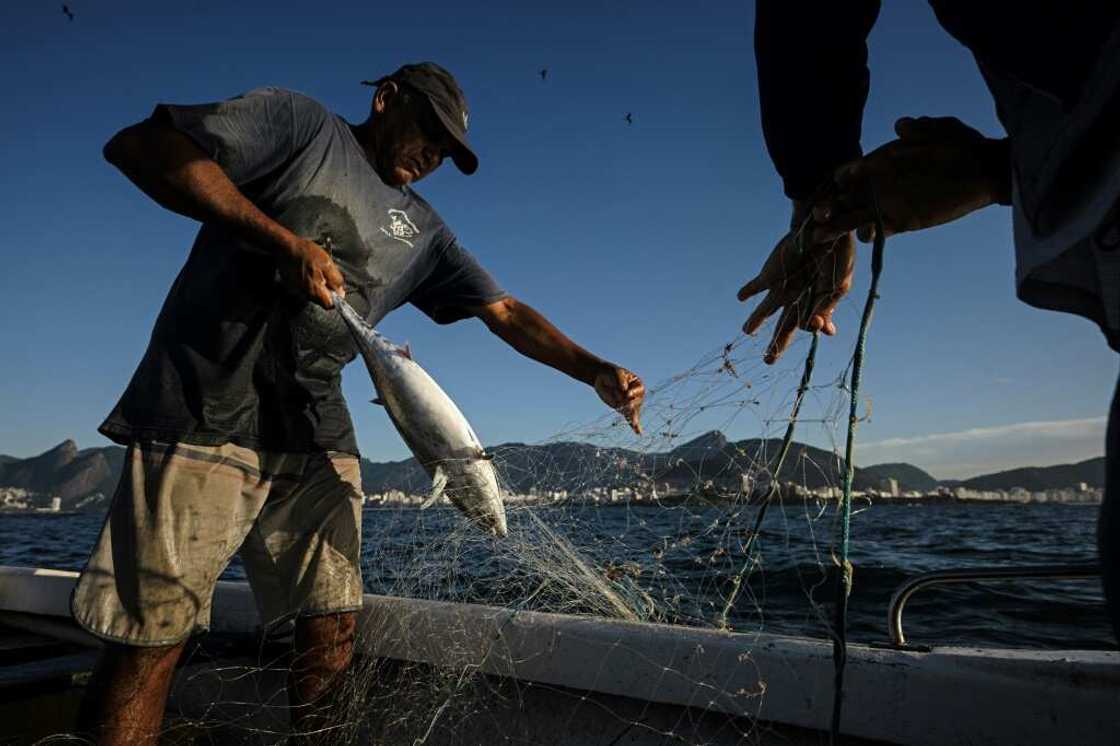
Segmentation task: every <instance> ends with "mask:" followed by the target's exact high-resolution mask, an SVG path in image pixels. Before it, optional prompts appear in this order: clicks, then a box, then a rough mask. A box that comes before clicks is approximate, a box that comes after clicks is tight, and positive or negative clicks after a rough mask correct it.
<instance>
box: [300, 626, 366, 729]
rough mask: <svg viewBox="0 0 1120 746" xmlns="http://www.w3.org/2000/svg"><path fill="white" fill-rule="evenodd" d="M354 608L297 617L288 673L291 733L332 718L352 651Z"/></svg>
mask: <svg viewBox="0 0 1120 746" xmlns="http://www.w3.org/2000/svg"><path fill="white" fill-rule="evenodd" d="M357 625H358V615H357V613H355V612H345V613H341V614H325V615H323V616H311V617H300V618H299V619H297V620H296V634H295V656H294V659H293V660H292V668H291V671H290V672H289V673H288V702H289V704H290V706H291V713H292V731H293V733H301V732H302V733H309V732H314V731H316V730H318V729H319V728H322V727H323V726H324V725H327V724H328V723H329V722H330V721H331V720H332V714H334V711H335V709H336V707H335V705H336V704H337V703H336V695H337V693H338V690H339V685H340V684H341V683H342V682H343V681H344V678H343V674H344V673H345V671H346V669H347V668H348V667H349V666H350V660H351V658H352V657H353V654H354V631H355V629H356V628H357Z"/></svg>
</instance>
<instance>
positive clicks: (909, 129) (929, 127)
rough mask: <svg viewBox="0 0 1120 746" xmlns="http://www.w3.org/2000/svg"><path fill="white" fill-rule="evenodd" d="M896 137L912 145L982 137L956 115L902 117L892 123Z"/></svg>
mask: <svg viewBox="0 0 1120 746" xmlns="http://www.w3.org/2000/svg"><path fill="white" fill-rule="evenodd" d="M894 131H895V134H897V135H898V139H900V140H905V141H906V142H907V143H909V144H912V145H921V144H926V143H934V142H945V141H947V140H949V141H954V142H959V141H961V140H972V139H976V138H979V137H983V136H982V135H981V134H980V133H979V132H977V131H976V130H974V129H972V128H971V127H969V126H968V125H967V124H965V123H964V122H962V121H961V120H959V119H957V118H956V117H902V118H901V119H899V120H898V121H897V122H895V123H894Z"/></svg>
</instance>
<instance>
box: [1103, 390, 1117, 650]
mask: <svg viewBox="0 0 1120 746" xmlns="http://www.w3.org/2000/svg"><path fill="white" fill-rule="evenodd" d="M1097 547H1098V549H1099V551H1100V557H1101V573H1102V578H1101V579H1102V581H1103V585H1104V603H1105V610H1106V612H1107V613H1108V619H1109V621H1110V622H1112V631H1113V634H1115V635H1116V639H1117V641H1120V382H1117V386H1116V393H1114V394H1113V395H1112V408H1111V409H1110V410H1109V413H1108V435H1107V436H1106V439H1105V475H1104V502H1102V503H1101V519H1100V522H1099V523H1098V524H1097Z"/></svg>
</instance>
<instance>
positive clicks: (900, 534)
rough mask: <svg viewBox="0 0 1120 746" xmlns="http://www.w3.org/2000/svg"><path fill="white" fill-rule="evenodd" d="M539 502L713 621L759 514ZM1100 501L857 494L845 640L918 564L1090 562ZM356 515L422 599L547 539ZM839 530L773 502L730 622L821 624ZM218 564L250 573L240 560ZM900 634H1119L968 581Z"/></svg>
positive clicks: (25, 523) (1077, 600)
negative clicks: (880, 500)
mask: <svg viewBox="0 0 1120 746" xmlns="http://www.w3.org/2000/svg"><path fill="white" fill-rule="evenodd" d="M534 510H535V512H536V514H537V515H538V516H539V517H540V518H541V519H542V520H544V521H545V522H546V523H547V524H548V525H549V526H551V527H552V529H553V530H554V531H555V532H556V534H557V535H559V536H561V537H563V540H564V541H566V542H568V543H570V544H571V545H572V546H573V547H575V548H576V549H577V550H578V552H579V554H580V556H582V557H584V558H585V559H586V561H587V563H588V566H590V567H593V568H594V570H595V572H603V573H607V572H608V571H610V569H611V568H615V570H614V572H615V573H616V574H617V576H620V577H624V578H625V579H626V581H627V582H629V583H631V585H632V587H634V588H640V589H641V590H642V592H643V593H644V594H645V596H646V598H649V599H652V600H653V601H654V602H656V604H657V606H658V607H659V608H662V609H663V610H666V611H664V613H663V616H662V619H663V620H664V621H667V622H670V623H680V624H699V625H711V624H712V622H713V620H714V619H715V618H717V616H718V612H719V611H720V610H721V609H722V607H723V605H724V599H725V598H726V597H727V593H728V592H729V590H730V588H731V587H732V586H731V583H730V579H731V578H732V576H734V575H735V574H736V573H737V572H738V571H740V570H741V569H742V567H743V557H742V556H741V555H739V554H737V548H738V547H741V546H742V545H741V538H742V536H743V535H744V531H745V530H746V529H747V528H748V527H749V525H750V523H751V520H752V519H753V513H750V512H747V513H744V514H743V515H741V516H739V517H738V518H737V519H736V520H735V521H728V520H727V518H728V514H727V513H726V511H725V510H718V509H700V508H695V507H693V508H686V507H681V508H665V507H654V506H650V507H627V508H619V507H605V508H595V507H584V506H566V507H563V508H538V509H534ZM1097 510H1098V509H1097V508H1096V507H1095V506H1087V505H1042V504H1039V505H1010V504H993V505H977V504H966V505H953V504H918V505H895V504H876V505H872V506H866V507H864V508H863V509H862V510H859V511H858V512H857V513H856V515H854V517H853V519H852V543H851V547H852V549H851V561H852V563H853V566H854V583H853V590H852V595H851V597H850V600H849V616H848V625H849V626H848V630H849V633H848V634H849V640H852V641H856V642H866V643H882V642H886V641H887V640H888V637H887V625H886V618H887V604H888V601H889V599H890V596H891V594H892V592H893V591H894V589H895V588H896V587H897V586H898V585H899V584H901V583H902V582H904V581H905V580H906V579H907V578H910V577H912V576H913V575H915V574H918V573H922V572H927V571H932V570H944V569H950V568H957V567H983V568H987V567H1000V566H1008V565H1033V564H1055V563H1074V562H1090V561H1093V560H1094V559H1095V556H1096V543H1095V529H1096V519H1097ZM363 520H364V529H363V537H364V545H363V557H364V568H363V569H364V575H365V582H366V586H367V589H368V590H369V591H371V592H376V593H386V592H388V593H394V592H406V593H407V592H408V590H409V589H410V588H412V589H416V590H418V591H420V592H421V595H424V596H425V597H429V598H432V597H435V598H439V597H444V598H447V599H449V600H463V601H475V602H482V603H485V602H490V603H499V604H503V605H510V604H515V603H517V602H518V597H519V595H522V594H526V593H527V592H528V590H529V589H530V588H532V587H539V586H535V582H536V581H535V579H533V578H531V577H529V575H531V574H532V567H531V562H528V561H527V560H526V559H525V555H526V551H527V550H531V549H532V548H534V547H539V546H540V544H539V542H540V541H541V538H540V536H539V535H535V534H534V535H532V536H530V532H531V531H532V526H533V525H534V524H533V522H532V521H531V520H530V516H529V515H528V511H526V510H524V509H521V510H511V511H510V526H511V537H510V539H507V540H504V541H506V542H507V544H505V545H504V546H505V547H509V546H511V544H509V543H508V542H513V544H512V546H514V547H516V551H514V552H512V553H511V552H509V551H503V545H502V544H500V543H499V541H502V540H494V541H491V540H481V539H479V540H474V541H467V542H464V543H463V544H462V545H461V546H460V545H456V548H455V550H454V552H449V553H448V556H441V554H440V551H439V550H440V548H441V547H442V546H444V544H445V543H446V542H447V541H448V539H447V537H448V536H449V535H453V534H454V535H459V536H463V535H466V536H470V530H469V529H464V527H463V526H462V519H461V518H460V517H459V515H458V513H456V512H455V511H453V510H451V509H449V508H443V509H432V510H429V511H425V512H424V513H423V514H421V513H419V512H418V511H417V510H415V509H409V508H400V509H376V510H366V511H364V518H363ZM102 521H103V516H101V515H98V514H77V515H59V516H50V515H24V514H18V513H4V514H0V564H6V565H25V566H39V567H52V568H59V569H74V570H79V569H81V567H82V565H83V563H84V562H85V559H86V555H87V553H88V552H89V550H90V547H91V546H92V544H93V542H94V540H95V539H96V537H97V533H98V531H99V530H100V528H101V524H102ZM739 524H741V525H739ZM834 529H835V520H834V516H830V515H829V514H828V513H827V512H823V513H822V512H819V511H818V509H817V508H815V507H810V506H803V505H801V504H797V505H795V506H782V507H781V508H779V509H776V510H771V511H770V514H769V515H768V516H767V518H766V521H765V523H764V524H763V530H762V531H761V532H760V534H759V536H758V544H757V547H758V549H759V550H760V555H759V559H760V561H759V562H758V563H757V566H755V567H754V568H753V569H752V570H751V572H749V573H748V574H747V576H746V580H745V582H744V584H743V586H742V587H743V588H744V591H743V592H742V593H741V594H740V595H739V597H738V598H737V600H736V603H735V605H734V607H733V609H732V613H731V616H730V622H731V624H732V627H733V628H734V629H735V630H737V631H740V632H773V633H786V634H799V635H811V636H821V637H823V636H826V634H827V629H826V626H825V625H826V624H827V620H828V619H829V616H830V614H831V603H832V601H833V600H834V598H835V591H834V581H833V578H834V576H833V574H832V573H833V570H832V568H833V567H834V565H833V562H832V559H831V556H830V546H831V545H832V543H833V541H832V537H833V535H834V534H833V532H834ZM519 536H523V539H521V540H520V541H521V543H520V544H518V543H517V542H518V541H519V539H518V537H519ZM530 553H531V552H530ZM553 554H554V553H553ZM512 555H516V556H512ZM542 556H543V555H542ZM527 562H528V565H529V569H526V567H525V566H526V563H527ZM225 577H226V578H227V579H241V578H243V577H244V573H243V571H242V569H241V567H240V565H239V564H238V563H237V561H236V560H235V562H234V564H232V565H231V566H230V568H229V569H228V570H227V571H226V575H225ZM545 585H547V584H545ZM541 597H542V598H543V597H544V596H543V595H542V596H541ZM572 610H575V611H579V609H572ZM905 631H906V635H907V637H908V639H909V641H910V642H912V643H916V644H937V645H947V644H963V645H987V646H998V647H1016V648H1053V649H1060V648H1071V649H1100V648H1111V647H1115V644H1114V642H1113V641H1112V639H1111V634H1110V631H1109V628H1108V625H1107V623H1106V621H1105V617H1104V608H1103V601H1102V595H1101V591H1100V586H1099V583H1098V581H1095V580H1085V581H1043V580H1035V581H1021V582H986V583H970V584H965V585H954V586H946V587H940V588H934V589H930V590H926V591H920V592H919V593H918V595H916V596H915V597H914V598H913V599H912V600H911V602H910V603H909V604H908V606H907V611H906V615H905Z"/></svg>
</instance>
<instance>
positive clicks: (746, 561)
mask: <svg viewBox="0 0 1120 746" xmlns="http://www.w3.org/2000/svg"><path fill="white" fill-rule="evenodd" d="M819 340H820V335H819V334H818V333H817V332H813V342H812V344H810V345H809V354H808V355H806V356H805V368H804V370H803V371H802V372H801V383H800V385H798V387H797V396H796V397H795V398H794V400H793V407H792V408H791V409H790V413H789V424H788V425H786V434H785V436H784V437H783V438H782V447H781V449H780V450H779V451H778V461H777V465H776V466H775V467H774V470H773V472H772V473H771V479H770V490H769V491H768V492H767V493H766V497H765V498H764V499H763V501H762V505H761V506H760V507H759V509H758V515H756V516H755V520H754V527H753V528H752V529H751V533H750V535H749V536H748V537H747V543H746V545H745V546H744V547H743V566H742V567H741V568H739V572H737V573H736V574H735V575H734V576H732V578H731V594H730V595H729V596H728V597H727V601H726V603H724V605H723V611H722V612H721V613H720V615H719V628H720V629H727V628H728V626H727V617H728V615H729V614H730V613H731V608H732V607H733V606H734V605H735V600H736V599H737V598H738V597H739V591H740V590H741V589H742V587H743V577H744V576H745V575H747V573H748V572H750V568H751V564H752V562H753V560H752V558H751V550H752V549H753V548H754V543H755V541H754V540H755V537H757V536H758V532H759V530H760V529H761V528H762V521H763V519H765V518H766V508H768V507H769V506H770V503H771V501H772V500H773V498H774V496H775V495H777V494H778V489H779V482H778V475H779V474H780V473H781V471H782V464H784V463H785V460H786V454H788V453H789V448H790V445H791V444H792V443H793V431H794V427H795V426H796V425H797V415H798V413H799V412H800V411H801V402H802V401H803V400H804V399H805V392H806V391H808V390H809V379H811V378H812V376H813V366H814V365H815V364H816V360H817V342H818V341H819ZM748 497H749V495H748Z"/></svg>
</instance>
